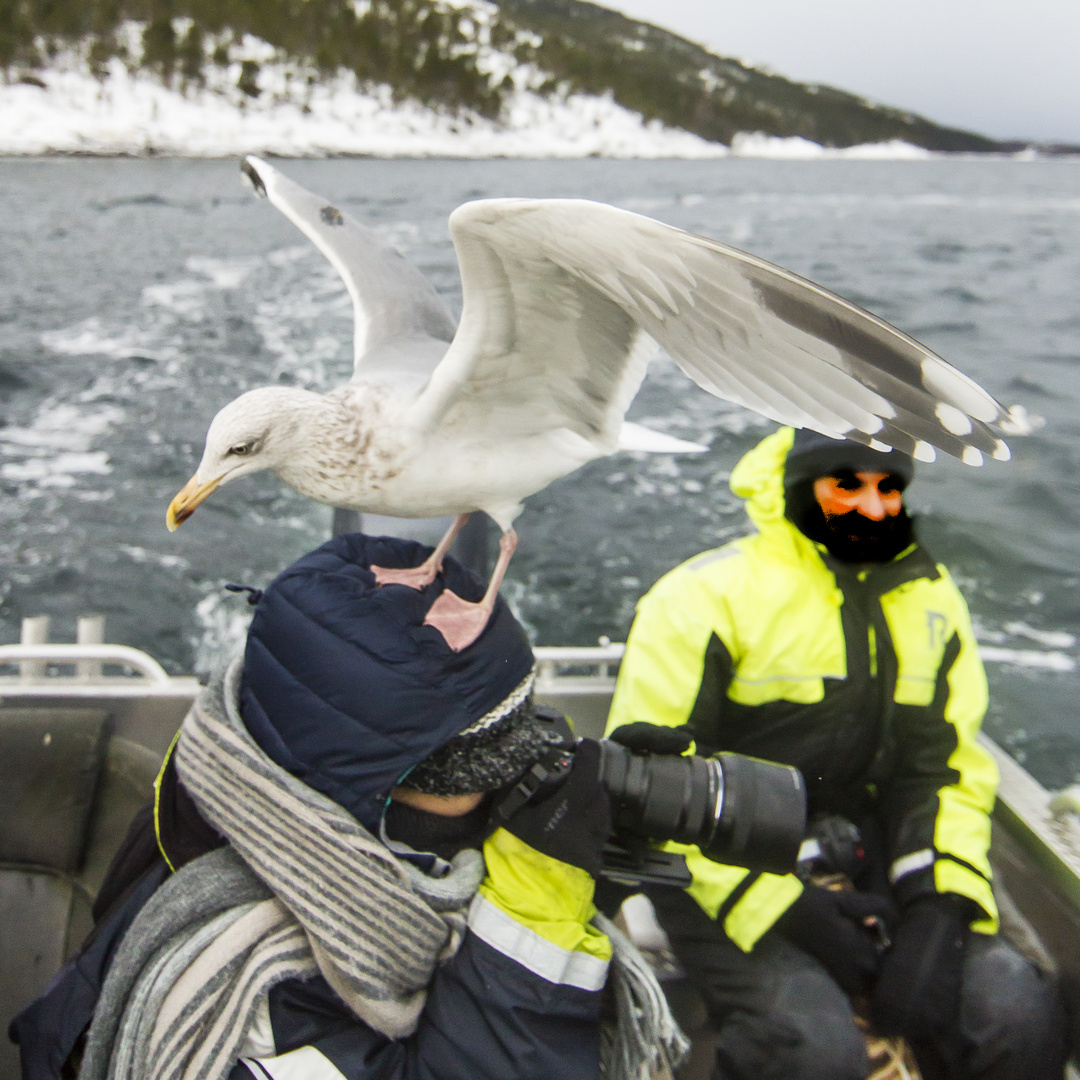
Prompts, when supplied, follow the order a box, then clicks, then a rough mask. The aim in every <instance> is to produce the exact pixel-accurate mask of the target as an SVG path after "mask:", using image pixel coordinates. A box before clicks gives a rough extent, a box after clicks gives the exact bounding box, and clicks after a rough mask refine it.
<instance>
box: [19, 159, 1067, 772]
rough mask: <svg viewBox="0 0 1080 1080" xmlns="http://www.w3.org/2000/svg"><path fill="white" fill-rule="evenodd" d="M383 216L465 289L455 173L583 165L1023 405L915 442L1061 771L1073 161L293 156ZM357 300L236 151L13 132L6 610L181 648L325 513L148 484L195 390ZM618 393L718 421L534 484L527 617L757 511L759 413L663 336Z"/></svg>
mask: <svg viewBox="0 0 1080 1080" xmlns="http://www.w3.org/2000/svg"><path fill="white" fill-rule="evenodd" d="M282 167H283V168H284V169H285V170H286V171H287V172H288V173H289V174H290V175H292V176H293V177H295V178H296V179H297V180H299V181H300V182H301V183H303V184H305V185H307V186H309V187H311V188H314V189H315V190H317V191H319V192H321V193H323V194H325V195H327V196H328V197H330V198H331V199H332V200H333V201H334V202H335V203H337V204H338V205H341V206H343V207H344V208H346V209H347V210H348V211H349V212H351V213H352V214H354V215H356V216H357V217H359V218H360V219H361V220H362V221H365V222H367V223H368V224H371V225H372V226H374V227H375V228H377V229H379V230H381V231H383V232H384V233H385V234H386V235H387V236H389V237H390V238H392V239H393V241H394V242H395V243H396V244H398V246H399V247H400V248H401V250H402V251H403V252H404V253H405V254H406V255H407V256H408V257H409V258H411V259H412V260H414V261H415V262H416V263H417V264H418V265H419V266H421V267H422V268H423V270H424V271H425V272H427V273H428V274H429V275H430V276H431V279H432V280H433V281H434V283H435V285H436V286H437V287H438V289H439V290H440V291H441V292H443V293H444V295H445V296H446V297H447V300H448V302H449V304H450V306H451V308H452V309H454V310H455V311H456V310H458V308H459V306H460V294H459V285H458V277H457V270H456V261H455V258H454V253H453V249H452V247H451V245H450V242H449V238H448V235H447V229H446V219H447V215H448V214H449V213H450V211H451V210H452V209H453V208H454V207H455V206H457V205H458V204H459V203H461V202H463V201H465V200H466V199H471V198H478V197H484V196H496V195H527V196H580V197H587V198H594V199H600V200H603V201H607V202H612V203H615V204H617V205H620V206H624V207H627V208H630V209H633V210H637V211H640V212H643V213H646V214H650V215H651V216H653V217H657V218H659V219H661V220H663V221H667V222H670V223H672V224H674V225H678V226H681V227H683V228H687V229H691V230H693V231H695V232H699V233H704V234H706V235H709V236H713V237H716V238H718V239H720V240H723V241H726V242H728V243H732V244H735V245H736V246H739V247H742V248H745V249H747V250H748V251H751V252H754V253H755V254H758V255H761V256H763V257H765V258H767V259H770V260H772V261H774V262H777V263H779V264H781V265H782V266H786V267H789V268H790V269H793V270H795V271H797V272H799V273H801V274H804V275H806V276H808V277H810V278H812V279H814V280H815V281H818V282H820V283H822V284H824V285H827V286H829V287H830V288H832V289H835V290H836V291H838V292H840V293H842V294H843V295H845V296H847V297H849V298H850V299H852V300H854V301H856V302H857V303H860V304H862V305H863V306H865V307H867V308H869V309H870V310H872V311H874V312H876V313H877V314H879V315H881V316H883V317H884V318H886V319H888V320H889V321H891V322H893V323H894V324H896V325H897V326H899V327H901V328H902V329H904V330H906V331H907V332H908V333H910V334H913V335H914V336H915V337H917V338H919V339H920V340H921V341H923V342H925V343H926V344H927V345H929V346H930V347H932V348H933V349H935V350H937V351H938V352H939V353H941V354H942V355H943V356H945V357H946V358H947V359H948V360H950V361H952V362H953V363H955V364H957V365H958V366H959V367H960V368H961V369H963V370H964V371H966V372H967V373H969V374H970V375H972V376H974V377H975V378H976V379H978V380H979V381H980V382H981V383H982V384H983V385H984V386H986V387H987V389H989V390H990V391H991V392H992V393H993V394H995V395H996V396H997V397H998V398H999V399H1001V400H1003V401H1004V402H1005V403H1007V404H1010V405H1014V404H1015V405H1021V406H1023V407H1024V409H1025V410H1026V411H1027V416H1028V420H1029V423H1028V424H1027V428H1026V430H1027V431H1028V432H1029V433H1028V434H1023V435H1016V436H1012V437H1010V442H1011V445H1012V448H1013V452H1014V461H1013V462H1012V463H1010V464H1008V465H1003V464H998V463H991V464H989V465H988V466H986V467H985V468H983V469H971V468H968V467H966V466H963V465H960V464H958V463H956V462H953V461H941V462H939V463H937V464H934V465H929V466H923V467H922V468H921V469H920V473H919V476H918V478H917V479H916V481H915V483H914V485H913V486H912V488H911V489H910V500H909V501H910V503H911V505H912V506H913V507H914V509H915V510H916V511H917V512H918V514H919V516H920V521H921V530H922V535H923V537H924V539H925V540H926V541H927V543H928V546H930V548H931V549H932V551H933V552H934V553H935V554H936V555H937V556H938V557H939V558H941V559H943V560H944V561H946V562H947V563H948V564H949V565H950V566H951V567H952V569H953V571H954V573H955V574H956V576H957V577H958V579H959V581H960V583H961V586H962V588H963V589H964V592H965V594H966V595H967V598H968V601H969V603H970V605H971V608H972V611H973V614H974V617H975V620H976V625H977V628H978V634H979V637H980V640H981V641H982V642H983V644H984V647H985V650H986V653H985V655H986V658H987V661H988V663H987V667H988V671H989V675H990V679H991V685H992V695H993V706H992V710H991V714H990V717H989V719H988V728H989V730H990V731H991V732H993V733H994V734H996V735H997V736H998V737H1000V738H1002V739H1003V740H1005V741H1006V742H1008V743H1009V744H1010V745H1011V746H1012V747H1013V749H1014V751H1015V752H1017V754H1018V756H1020V757H1021V758H1022V759H1023V760H1025V762H1026V764H1027V765H1028V766H1029V768H1031V769H1032V771H1034V772H1035V773H1036V774H1037V775H1039V776H1040V777H1041V778H1042V779H1043V780H1044V781H1045V782H1047V783H1050V784H1052V785H1055V786H1057V785H1061V784H1064V783H1067V782H1069V781H1071V780H1072V779H1074V778H1076V777H1080V715H1078V701H1080V671H1078V663H1080V647H1078V644H1077V639H1078V637H1080V288H1078V284H1080V163H1077V162H1075V161H1046V162H1019V161H999V160H992V161H980V160H955V161H954V160H935V161H928V162H839V161H824V162H822V161H819V162H767V161H747V160H732V161H717V162H612V161H600V160H589V161H583V162H565V161H559V162H555V161H552V162H535V161H530V162H513V161H491V162H457V161H419V162H418V161H364V160H336V161H321V162H288V163H284V165H283V166H282ZM350 337H351V312H350V306H349V303H348V300H347V298H346V294H345V291H344V288H343V287H342V285H341V284H340V282H339V281H338V279H337V277H336V275H335V273H334V271H333V270H332V269H331V268H330V267H329V265H328V264H326V263H325V262H324V261H323V259H322V257H321V256H320V255H318V253H317V252H316V251H315V250H314V249H313V248H312V247H311V246H310V245H309V244H308V243H307V241H306V240H305V239H304V238H303V237H302V236H301V235H300V234H299V233H298V232H296V231H295V230H294V229H293V227H292V226H291V225H290V224H289V223H288V222H287V221H286V220H285V219H284V218H283V217H281V216H280V215H279V214H278V213H277V212H276V211H275V210H274V209H273V208H272V207H270V206H269V204H268V203H266V202H264V201H257V200H255V199H254V198H253V197H252V196H251V194H250V193H249V192H248V191H246V190H245V189H244V188H242V186H241V184H240V178H239V172H238V169H237V165H236V163H235V162H227V161H221V162H219V161H184V160H160V161H155V160H124V159H116V160H91V159H81V160H80V159H65V160H0V500H2V501H0V641H15V640H17V639H18V633H19V621H20V619H21V618H22V617H23V616H26V615H37V614H50V615H52V616H53V617H54V618H53V634H54V638H57V639H60V640H72V639H73V635H74V622H75V618H76V616H77V615H78V614H81V613H91V612H94V613H104V614H105V615H106V616H107V619H108V628H109V633H108V637H109V639H110V640H113V641H119V642H123V643H126V644H131V645H135V646H138V647H139V648H142V649H146V650H147V651H148V652H150V653H152V654H153V655H154V656H156V657H158V658H159V659H160V660H161V661H162V662H163V663H164V664H165V665H166V667H168V668H169V669H170V670H172V671H175V672H186V671H190V670H192V669H193V668H203V667H206V666H207V665H208V663H209V662H210V658H211V657H212V656H213V654H214V652H215V650H217V649H220V647H221V645H222V643H223V642H225V641H227V640H229V639H230V638H235V637H237V636H238V635H239V634H241V633H242V631H243V625H244V619H245V613H246V609H245V605H244V604H243V601H242V600H239V599H236V598H229V597H227V596H226V594H224V593H223V592H222V591H221V584H222V582H224V581H237V582H244V583H249V584H253V585H261V584H265V583H266V582H267V581H268V580H270V578H271V577H272V576H273V575H274V574H275V573H276V572H277V571H278V570H280V569H281V568H282V567H284V566H285V565H286V564H288V563H289V562H290V561H291V560H293V559H295V558H296V557H298V556H299V555H301V554H302V553H303V552H305V551H307V550H309V549H310V548H312V547H314V546H316V545H317V544H319V543H321V542H322V541H323V540H324V539H325V538H326V536H327V535H328V528H329V521H330V514H329V511H328V510H327V509H326V508H324V507H318V506H315V505H313V504H310V503H308V502H306V501H305V500H304V499H302V498H301V497H300V496H298V495H295V494H293V493H292V492H290V491H288V490H287V489H285V488H284V487H282V485H281V484H280V483H279V482H278V481H277V480H276V479H275V478H274V477H272V476H269V475H261V476H258V477H254V478H249V479H247V480H244V481H241V482H238V483H237V484H235V485H233V486H230V487H228V488H227V489H223V490H222V491H221V492H219V493H217V494H216V495H215V496H214V497H213V498H211V499H210V500H209V501H208V502H207V503H206V504H204V506H203V507H202V508H201V509H200V510H199V512H198V513H197V514H196V515H195V517H193V518H192V520H191V521H190V522H188V523H187V524H186V525H185V526H184V527H183V528H182V529H181V530H180V531H178V532H177V533H175V534H172V535H170V534H169V533H168V532H167V531H166V529H165V521H164V514H165V507H166V505H167V504H168V502H169V500H170V498H171V497H172V496H173V494H175V492H176V491H177V490H178V488H179V487H180V486H181V485H182V484H183V483H184V481H185V480H187V478H188V477H189V476H190V475H191V473H192V472H193V471H194V468H195V465H196V464H197V462H198V459H199V456H200V453H201V449H202V442H203V436H204V434H205V431H206V427H207V424H208V423H209V421H210V419H211V417H212V416H213V415H214V413H215V412H216V411H217V410H218V409H219V408H220V407H221V406H222V405H224V404H225V403H226V402H228V401H229V400H230V399H231V398H233V397H234V396H235V395H236V394H237V393H239V392H241V391H242V390H246V389H249V388H251V387H254V386H259V385H264V384H267V383H273V382H291V383H295V384H298V385H303V386H306V387H309V388H311V389H315V390H326V389H330V388H331V387H333V386H335V385H337V384H338V383H339V382H342V381H344V380H345V379H346V378H347V377H348V373H349V370H350V367H351V360H350V357H351V346H350ZM631 415H632V417H633V418H634V419H637V420H639V421H643V422H646V423H649V424H650V425H652V426H655V427H657V428H660V429H663V430H665V431H668V432H670V433H672V434H675V435H679V436H682V437H685V438H690V439H694V440H697V441H704V442H707V443H709V444H710V445H711V451H710V453H709V454H707V455H702V456H699V457H677V458H673V457H667V456H651V457H634V456H630V455H618V456H615V457H612V458H608V459H605V460H603V461H600V462H596V463H593V464H592V465H591V466H589V467H587V468H585V469H583V470H581V471H580V472H578V473H577V474H575V475H574V476H571V477H569V478H567V479H565V480H563V481H561V482H560V483H558V484H555V485H553V486H552V487H551V488H549V489H548V490H546V491H544V492H542V493H541V494H539V495H537V496H535V497H534V498H532V499H531V500H529V503H528V506H527V509H526V511H525V513H524V514H523V515H522V517H521V519H520V520H519V523H518V524H519V531H520V533H521V546H520V548H519V550H518V554H517V555H516V557H515V559H514V561H513V563H512V564H511V569H510V574H509V581H508V583H507V585H506V586H505V589H504V592H505V594H506V595H507V596H508V598H509V599H510V600H511V602H512V603H513V604H514V606H515V608H516V610H517V611H518V613H519V615H520V616H521V617H522V618H523V619H524V621H525V622H526V623H527V624H528V626H529V627H530V629H531V630H532V632H533V633H534V635H535V639H536V641H537V642H538V643H540V644H556V643H567V644H592V643H595V641H596V640H597V637H598V636H599V635H602V634H603V635H608V636H609V637H611V638H612V639H616V640H619V639H622V638H623V636H624V635H625V633H626V630H627V628H628V626H629V623H630V620H631V617H632V613H633V607H634V602H635V600H636V599H637V597H638V596H639V595H640V594H641V593H642V592H643V591H644V590H645V589H646V588H648V586H649V585H650V584H651V583H652V582H653V581H655V580H656V578H657V577H658V576H659V575H660V574H661V573H663V572H664V571H665V570H667V569H668V568H670V567H671V566H673V565H674V564H675V563H677V562H679V561H680V560H682V559H684V558H686V557H687V556H689V555H691V554H693V553H694V552H696V551H699V550H702V549H704V548H707V547H712V546H715V545H716V544H718V543H722V542H724V541H726V540H728V539H730V538H732V537H734V536H736V535H738V534H739V533H741V532H742V531H744V530H745V529H746V521H745V518H744V516H743V513H742V510H741V507H740V506H739V504H738V503H737V501H736V500H735V499H734V498H733V496H732V495H731V494H730V492H729V491H728V488H727V479H728V476H729V473H730V470H731V468H732V466H733V465H734V463H735V462H736V461H737V460H738V458H739V456H740V455H741V454H742V453H744V452H745V451H746V450H747V449H749V448H750V447H751V446H752V445H753V444H754V442H755V441H756V440H757V439H758V438H760V437H761V436H762V435H764V434H765V433H767V431H769V430H770V429H771V425H769V424H768V423H767V422H765V421H762V420H760V419H759V418H757V417H756V416H754V415H752V414H749V413H747V412H745V411H743V410H741V409H736V408H734V407H731V406H728V405H726V404H725V403H723V402H718V401H716V400H715V399H713V398H710V397H709V396H707V395H706V394H705V393H704V392H702V391H700V390H698V389H697V388H696V387H694V386H693V385H692V384H690V383H689V382H688V381H687V380H686V379H684V378H683V377H682V376H681V375H680V374H679V373H678V372H677V371H676V370H675V369H674V368H673V367H672V366H671V365H664V364H660V365H658V366H657V367H656V368H655V370H654V371H653V373H652V374H651V375H650V377H649V380H648V381H647V383H646V385H645V387H644V388H643V390H642V392H641V393H640V394H639V396H638V398H637V400H636V402H635V404H634V408H633V411H632V413H631Z"/></svg>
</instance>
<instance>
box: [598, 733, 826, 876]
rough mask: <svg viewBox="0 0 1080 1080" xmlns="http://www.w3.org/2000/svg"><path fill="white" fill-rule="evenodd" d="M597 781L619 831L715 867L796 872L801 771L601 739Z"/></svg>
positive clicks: (802, 816)
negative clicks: (688, 848)
mask: <svg viewBox="0 0 1080 1080" xmlns="http://www.w3.org/2000/svg"><path fill="white" fill-rule="evenodd" d="M600 747H601V751H602V754H601V766H600V779H601V781H602V783H603V784H604V787H605V789H606V790H607V793H608V795H609V796H610V797H611V812H612V822H613V824H614V827H615V831H616V833H618V832H623V833H631V834H633V835H635V836H639V837H645V838H648V839H651V840H674V841H677V842H678V843H681V844H696V845H697V846H698V847H699V848H700V849H701V853H702V854H703V855H705V856H707V857H708V858H710V859H713V860H715V861H716V862H722V863H729V864H731V865H734V866H745V867H747V868H748V869H750V870H758V871H763V872H766V873H771V874H786V873H788V872H790V871H792V870H794V869H795V865H796V863H797V861H798V856H799V846H800V844H801V843H802V840H803V837H804V835H805V832H806V785H805V784H804V782H803V778H802V774H801V773H800V772H799V770H798V769H795V768H792V767H791V766H788V765H777V764H776V763H775V762H771V761H761V760H760V759H758V758H752V757H746V756H744V755H743V754H718V755H717V756H716V757H712V758H702V757H683V756H680V755H676V754H634V753H632V752H631V751H629V750H627V749H626V748H625V747H623V746H619V745H618V743H614V742H610V741H609V740H607V739H604V740H601V743H600Z"/></svg>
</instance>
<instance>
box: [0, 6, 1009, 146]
mask: <svg viewBox="0 0 1080 1080" xmlns="http://www.w3.org/2000/svg"><path fill="white" fill-rule="evenodd" d="M50 2H52V3H53V6H56V5H57V4H59V7H60V8H62V9H63V10H64V11H66V12H67V15H68V16H69V18H68V21H67V24H66V25H67V29H66V30H65V31H64V33H58V32H56V31H55V30H54V31H53V32H52V33H51V34H43V33H39V34H35V33H34V17H33V15H32V9H35V8H36V7H42V12H43V13H41V14H40V21H43V22H48V21H49V19H50V18H52V16H51V15H50V16H47V14H45V13H44V8H45V7H48V6H49V5H48V4H44V6H43V5H42V3H41V2H39V0H26V4H25V5H24V7H26V10H28V11H31V17H29V18H28V19H27V20H26V25H24V26H23V27H22V29H21V31H20V34H21V37H20V36H19V35H18V34H17V35H15V37H11V36H10V33H9V35H8V37H7V38H5V36H4V35H5V33H7V32H8V31H6V30H5V27H4V26H2V25H0V77H2V81H0V154H43V153H92V154H154V153H162V154H184V155H197V156H223V155H233V154H240V153H247V152H262V153H272V154H281V155H323V154H368V155H378V156H399V155H431V156H435V155H439V156H457V157H487V156H512V157H529V156H534V157H579V156H587V155H603V156H611V157H687V158H703V157H720V156H724V155H727V154H735V155H745V156H769V157H820V156H844V157H848V156H856V157H867V156H872V157H894V158H895V157H902V158H909V157H920V156H925V154H926V153H927V150H926V149H925V148H930V149H971V148H973V147H972V146H968V145H967V144H965V143H964V142H963V140H962V139H961V141H960V142H958V143H957V142H956V140H955V139H954V138H953V137H954V136H964V138H967V139H968V140H969V141H970V139H976V140H978V137H977V136H970V137H969V136H966V135H965V133H957V132H948V131H947V130H946V129H942V128H938V127H936V126H935V125H932V124H930V123H929V121H925V120H923V119H922V118H919V117H913V116H910V115H908V114H902V113H899V112H897V111H896V110H890V109H885V108H882V107H879V106H875V105H873V104H872V103H869V102H865V101H862V100H861V99H859V98H856V97H854V96H852V95H850V94H845V93H843V92H842V91H837V90H831V89H830V88H828V87H805V86H801V85H800V84H797V83H792V82H790V81H788V80H786V79H783V78H782V77H780V76H776V75H772V74H769V73H765V72H761V71H757V70H756V69H753V68H751V67H748V66H746V65H744V64H742V63H741V62H739V61H735V60H729V59H724V58H722V57H716V56H713V55H712V54H709V53H707V52H705V51H704V50H703V49H701V48H700V47H699V46H695V45H692V44H691V43H689V42H685V41H683V40H682V39H681V38H677V37H676V36H675V35H672V34H668V33H667V32H665V31H661V30H658V29H657V28H656V27H651V26H648V25H647V24H644V23H637V22H634V21H632V20H628V19H625V18H623V17H622V16H620V15H617V14H616V13H614V12H611V11H607V10H605V9H603V8H600V7H598V6H596V5H593V4H585V3H578V2H577V0H502V2H501V3H499V4H495V3H492V2H491V0H409V3H406V2H405V0H305V3H304V5H303V10H304V13H305V14H306V15H309V16H310V18H309V19H308V24H307V25H298V24H297V23H298V20H297V17H296V13H295V11H293V10H292V9H289V10H286V8H287V5H286V4H285V2H284V0H263V2H262V3H261V4H260V5H258V6H257V7H256V8H251V9H250V10H248V9H245V11H246V15H244V19H241V18H240V16H239V15H238V16H237V18H236V20H234V21H235V22H236V25H226V24H224V23H222V21H221V18H222V16H221V14H220V12H218V11H216V9H214V6H213V5H212V4H210V3H209V2H208V0H170V2H169V3H168V4H165V5H164V6H163V11H165V10H166V9H167V13H164V14H163V13H160V12H158V13H156V14H154V11H155V10H156V7H162V3H159V0H140V3H141V7H142V9H149V11H150V13H151V17H149V18H141V19H138V18H120V17H119V16H118V18H117V21H116V22H115V23H113V24H111V25H109V26H103V25H102V24H101V22H100V20H98V21H96V22H94V21H92V20H91V21H87V20H86V18H85V17H84V13H85V11H86V10H87V9H86V7H85V6H83V5H82V4H81V3H80V0H50ZM155 5H156V7H155ZM131 6H132V5H131V4H129V3H127V0H120V2H119V4H118V5H117V8H116V11H117V12H118V13H120V14H122V13H123V10H124V9H125V8H130V7H131ZM279 9H280V10H279ZM181 10H182V11H186V12H187V13H186V14H172V12H177V11H181ZM241 14H243V13H241ZM80 20H82V21H80ZM245 20H246V21H245ZM55 22H56V20H55V19H53V23H55ZM256 30H258V32H255V31H256ZM950 139H952V141H950ZM983 141H985V140H983ZM954 143H955V145H954ZM982 148H984V149H986V148H989V147H982Z"/></svg>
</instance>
